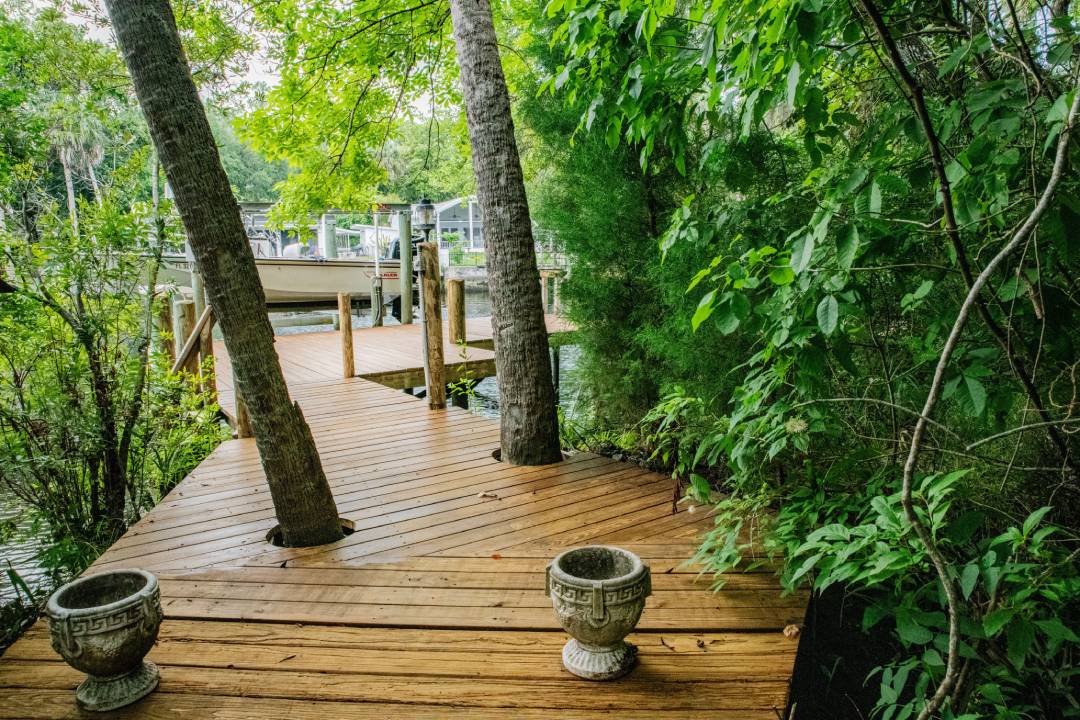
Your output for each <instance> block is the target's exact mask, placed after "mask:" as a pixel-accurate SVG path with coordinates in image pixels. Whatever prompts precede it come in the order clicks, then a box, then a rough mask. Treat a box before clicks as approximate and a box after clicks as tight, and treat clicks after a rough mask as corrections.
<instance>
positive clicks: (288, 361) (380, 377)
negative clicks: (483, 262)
mask: <svg viewBox="0 0 1080 720" xmlns="http://www.w3.org/2000/svg"><path fill="white" fill-rule="evenodd" d="M545 320H546V321H547V327H548V332H549V333H552V334H557V333H567V332H570V331H572V329H573V328H572V326H571V325H570V324H569V323H568V322H567V321H566V320H565V319H563V318H560V317H557V316H555V315H548V316H546V318H545ZM465 334H466V343H467V345H468V347H465V348H462V347H459V346H457V345H453V344H451V343H450V337H449V326H448V323H444V324H443V358H444V359H445V361H446V364H447V380H448V381H450V382H453V381H455V380H458V379H460V378H461V377H464V376H465V375H466V374H471V376H472V377H476V378H483V377H488V376H491V375H494V374H495V353H494V351H493V350H492V349H491V347H492V327H491V318H490V317H474V318H468V319H466V321H465ZM274 340H275V344H276V346H277V351H278V356H279V358H280V361H281V367H282V370H283V371H284V373H285V378H286V380H287V381H288V382H289V384H290V386H296V385H301V384H308V383H318V382H320V381H326V380H338V379H340V378H341V373H342V366H341V339H340V333H339V332H328V331H327V332H308V333H293V334H289V335H278V336H276V337H275V338H274ZM422 343H423V340H422V338H421V335H420V325H419V324H413V325H384V326H383V327H375V328H356V329H354V330H353V347H354V350H355V355H356V374H357V376H358V377H362V378H365V379H368V380H374V381H375V382H378V383H380V384H382V385H387V386H389V387H395V388H404V387H420V386H422V385H423V384H424V380H423V377H424V375H423V373H424V365H423V357H424V355H423V345H422ZM214 354H215V361H216V363H217V385H218V392H219V393H220V395H221V406H222V408H224V409H225V410H226V412H232V406H233V405H234V404H235V399H234V395H233V384H232V365H231V364H230V361H229V355H228V352H227V351H226V349H225V344H224V343H223V342H222V341H220V340H218V341H216V342H215V343H214Z"/></svg>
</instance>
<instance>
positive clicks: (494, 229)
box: [450, 0, 562, 465]
mask: <svg viewBox="0 0 1080 720" xmlns="http://www.w3.org/2000/svg"><path fill="white" fill-rule="evenodd" d="M450 13H451V19H452V22H453V26H454V41H455V43H456V44H457V52H458V63H459V65H460V69H461V88H462V93H463V95H464V97H465V111H466V116H467V119H468V125H469V142H470V144H471V145H472V157H473V171H474V173H475V174H476V190H477V195H478V196H479V199H480V206H481V207H482V208H483V212H484V237H485V239H486V242H485V250H486V255H487V271H488V282H489V284H490V288H491V314H492V331H493V334H494V337H495V363H496V366H497V368H498V380H499V396H500V404H501V423H502V432H501V436H502V437H501V440H502V459H503V460H504V461H506V462H510V463H513V464H516V465H542V464H546V463H552V462H558V461H559V460H561V459H562V453H561V452H560V448H559V421H558V417H557V415H556V412H555V390H554V387H553V386H552V383H551V367H550V366H549V365H548V337H547V327H546V325H545V324H544V309H543V307H542V304H541V301H540V275H539V272H538V270H537V267H536V252H535V249H534V242H533V235H532V223H531V221H530V219H529V204H528V202H527V200H526V199H525V181H524V179H523V177H522V173H521V161H520V159H519V158H518V150H517V142H516V141H515V139H514V121H513V118H512V117H511V115H510V93H509V92H508V91H507V88H506V78H505V77H504V76H503V71H502V63H501V61H500V60H499V47H498V39H497V38H496V36H495V26H494V24H493V23H492V19H491V6H490V5H489V3H488V0H450Z"/></svg>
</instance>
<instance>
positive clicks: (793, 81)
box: [787, 60, 801, 107]
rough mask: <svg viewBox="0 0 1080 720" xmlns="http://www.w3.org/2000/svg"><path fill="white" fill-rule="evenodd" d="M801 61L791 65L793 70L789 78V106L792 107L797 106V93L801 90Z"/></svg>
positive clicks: (789, 73) (790, 71) (789, 72)
mask: <svg viewBox="0 0 1080 720" xmlns="http://www.w3.org/2000/svg"><path fill="white" fill-rule="evenodd" d="M800 70H801V68H800V67H799V61H798V60H796V61H795V62H793V63H792V64H791V70H789V71H788V76H787V104H788V105H789V106H791V107H794V106H795V93H796V91H797V90H798V89H799V72H800Z"/></svg>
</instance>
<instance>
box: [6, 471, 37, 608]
mask: <svg viewBox="0 0 1080 720" xmlns="http://www.w3.org/2000/svg"><path fill="white" fill-rule="evenodd" d="M0 525H2V526H11V525H13V526H14V530H15V533H14V536H13V537H12V538H10V539H9V540H8V541H7V542H6V543H4V544H3V546H2V547H0V605H3V604H6V603H8V602H10V601H12V600H14V599H15V598H16V591H15V587H14V586H13V585H12V584H11V582H10V581H9V580H8V576H7V571H8V568H9V567H10V568H12V569H14V570H15V572H17V573H18V574H19V575H20V576H21V577H22V579H23V580H25V581H26V584H27V585H29V586H30V588H31V589H32V590H34V591H35V592H36V591H37V590H38V589H39V588H45V587H47V586H48V574H47V573H46V571H45V570H43V569H42V568H41V566H40V565H39V564H38V562H37V555H38V553H39V552H41V549H42V548H43V547H44V546H45V542H46V532H45V531H44V529H42V528H38V529H37V531H36V532H35V531H34V528H33V527H32V526H31V522H30V513H29V512H27V510H26V508H25V507H23V505H22V501H21V500H19V499H18V498H16V497H15V496H13V495H11V493H10V491H9V490H7V489H6V488H3V487H0ZM9 563H10V565H9Z"/></svg>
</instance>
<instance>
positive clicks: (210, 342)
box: [191, 271, 217, 402]
mask: <svg viewBox="0 0 1080 720" xmlns="http://www.w3.org/2000/svg"><path fill="white" fill-rule="evenodd" d="M191 295H192V300H193V301H194V303H195V317H196V318H201V317H202V314H203V311H204V310H206V305H207V302H206V286H205V285H204V284H203V279H202V273H200V272H198V271H195V272H192V273H191ZM204 368H206V374H205V375H204V376H203V379H202V389H203V392H204V393H207V394H208V395H209V396H210V400H211V402H217V383H216V382H215V381H214V323H213V320H212V319H211V321H210V322H208V323H207V324H206V325H205V326H204V327H203V329H202V332H200V333H199V370H200V373H201V372H202V370H203V369H204Z"/></svg>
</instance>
